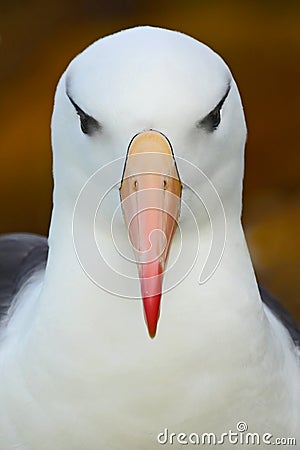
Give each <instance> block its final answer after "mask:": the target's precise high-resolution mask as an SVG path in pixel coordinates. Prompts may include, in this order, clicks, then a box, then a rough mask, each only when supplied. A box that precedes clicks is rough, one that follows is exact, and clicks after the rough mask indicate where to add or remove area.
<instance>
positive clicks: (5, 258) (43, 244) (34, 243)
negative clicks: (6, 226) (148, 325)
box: [0, 233, 48, 320]
mask: <svg viewBox="0 0 300 450" xmlns="http://www.w3.org/2000/svg"><path fill="white" fill-rule="evenodd" d="M47 256H48V242H47V238H46V237H44V236H39V235H37V234H30V233H13V234H3V235H1V236H0V320H1V319H2V318H3V317H4V316H5V315H6V313H7V311H8V309H9V307H10V305H11V304H12V301H13V299H14V297H15V295H16V293H17V292H18V290H19V289H20V287H21V286H22V285H23V284H24V282H25V281H26V280H27V279H28V278H29V277H30V276H31V275H32V274H33V273H34V272H35V271H37V270H41V269H43V268H45V266H46V262H47Z"/></svg>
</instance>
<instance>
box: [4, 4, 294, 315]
mask: <svg viewBox="0 0 300 450" xmlns="http://www.w3.org/2000/svg"><path fill="white" fill-rule="evenodd" d="M299 18H300V2H299V1H297V0H286V1H284V2H283V1H280V0H277V1H276V0H269V1H268V0H262V1H259V0H252V1H251V0H248V1H247V0H244V1H238V0H236V1H233V0H231V1H230V0H229V1H226V2H222V1H218V2H211V1H201V0H198V1H197V0H194V1H193V0H185V1H184V0H173V1H172V0H160V1H159V2H157V1H156V0H152V1H151V2H145V1H137V0H123V1H122V0H111V1H109V0H98V1H96V0H79V1H77V2H75V1H71V0H60V1H58V0H52V2H41V1H40V0H27V1H17V0H11V1H10V2H5V1H3V0H0V81H1V83H0V142H1V146H0V152H1V153H0V154H1V169H0V208H1V209H0V210H1V217H0V232H9V231H32V232H37V233H43V234H46V233H47V230H48V224H49V218H50V212H51V190H52V180H51V152H50V128H49V122H50V116H51V109H52V102H53V94H54V89H55V85H56V83H57V81H58V78H59V76H60V74H61V73H62V72H63V70H64V69H65V67H66V65H67V64H68V62H69V61H70V60H71V59H72V58H73V57H74V56H75V55H76V54H77V53H78V52H79V51H81V50H82V49H84V48H85V47H86V46H87V45H88V44H89V43H91V42H92V41H94V40H96V39H97V38H99V37H101V36H104V35H106V34H110V33H112V32H114V31H117V30H120V29H123V28H127V27H131V26H134V25H138V24H151V25H157V26H162V27H166V28H171V29H176V30H180V31H183V32H186V33H188V34H191V35H192V36H194V37H196V38H198V39H199V40H202V41H203V42H205V43H206V44H208V45H209V46H211V47H212V48H213V49H214V50H216V51H217V52H218V53H220V54H221V55H222V56H223V58H224V59H225V60H226V61H227V63H228V64H229V66H230V67H231V70H232V72H233V74H234V76H235V78H236V80H237V82H238V85H239V88H240V91H241V94H242V98H243V102H244V107H245V110H246V116H247V122H248V129H249V136H248V144H247V153H246V176H245V187H244V225H245V228H246V234H247V239H248V243H249V246H250V251H251V255H252V258H253V261H254V265H255V268H256V271H257V274H258V278H259V280H260V281H262V282H263V283H264V284H265V285H266V286H267V287H268V288H269V289H271V290H272V291H273V292H274V293H275V294H276V295H277V296H279V297H280V298H281V300H282V302H283V303H284V304H285V305H286V306H287V307H288V309H289V310H290V311H291V312H292V313H293V314H294V315H295V316H296V317H297V318H298V321H300V301H299V297H298V292H299V280H300V276H299V268H300V257H299V250H300V246H299V230H300V206H299V197H300V195H299V192H300V181H299V168H300V155H299V144H298V136H299V125H300V124H299V101H300V98H299V80H300V67H299V50H300V33H299V26H300V22H299Z"/></svg>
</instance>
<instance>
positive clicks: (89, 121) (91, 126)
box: [68, 95, 101, 136]
mask: <svg viewBox="0 0 300 450" xmlns="http://www.w3.org/2000/svg"><path fill="white" fill-rule="evenodd" d="M68 97H69V99H70V102H71V103H72V105H73V106H74V108H75V110H76V113H77V114H78V116H79V119H80V127H81V131H82V132H83V133H84V134H88V135H89V136H91V135H92V134H93V133H94V132H95V131H97V130H99V129H100V128H101V125H100V123H99V122H98V121H97V120H96V119H94V117H92V116H89V115H88V114H87V113H85V112H84V111H83V110H82V109H81V108H79V106H78V105H76V103H75V102H74V100H73V99H72V98H71V97H70V96H69V95H68Z"/></svg>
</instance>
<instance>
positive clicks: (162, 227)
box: [120, 130, 181, 338]
mask: <svg viewBox="0 0 300 450" xmlns="http://www.w3.org/2000/svg"><path fill="white" fill-rule="evenodd" d="M120 196H121V200H122V208H123V215H124V221H125V224H126V226H127V228H128V234H129V239H130V242H131V245H132V247H133V251H134V254H135V260H136V263H137V266H138V272H139V278H140V283H141V294H142V298H143V305H144V313H145V320H146V324H147V327H148V331H149V335H150V337H152V338H153V337H154V336H155V334H156V329H157V322H158V318H159V312H160V299H161V295H162V284H163V275H164V272H165V269H166V265H167V259H168V255H169V250H170V246H171V242H172V238H173V236H174V233H175V230H176V227H177V221H178V217H179V212H180V201H181V182H180V178H179V174H178V171H177V167H176V163H175V160H174V157H173V153H172V148H171V145H170V143H169V141H168V140H167V139H166V137H165V136H164V135H163V134H161V133H159V132H157V131H153V130H150V131H145V132H143V133H140V134H138V135H137V136H135V137H134V138H133V140H132V141H131V143H130V146H129V149H128V153H127V160H126V163H125V167H124V173H123V179H122V184H121V188H120Z"/></svg>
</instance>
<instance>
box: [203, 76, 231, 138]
mask: <svg viewBox="0 0 300 450" xmlns="http://www.w3.org/2000/svg"><path fill="white" fill-rule="evenodd" d="M230 89H231V82H230V81H229V82H228V83H227V89H226V91H225V94H224V95H223V97H222V98H221V100H220V101H219V103H217V105H216V106H215V107H214V108H213V109H212V110H211V111H210V112H209V113H208V114H207V115H206V116H205V117H203V119H200V120H198V121H197V122H196V128H205V129H206V130H207V131H209V132H212V131H214V130H216V129H217V128H218V126H219V124H220V121H221V109H222V106H223V104H224V102H225V100H226V98H227V97H228V94H229V92H230Z"/></svg>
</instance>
